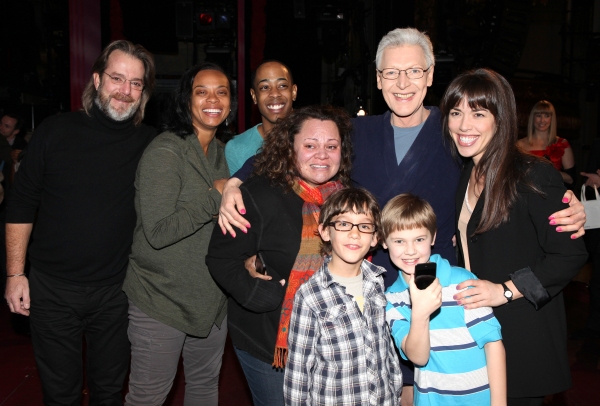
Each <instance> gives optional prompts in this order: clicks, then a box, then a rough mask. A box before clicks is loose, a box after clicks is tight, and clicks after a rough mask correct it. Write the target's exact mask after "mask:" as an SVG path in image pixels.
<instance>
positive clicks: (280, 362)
mask: <svg viewBox="0 0 600 406" xmlns="http://www.w3.org/2000/svg"><path fill="white" fill-rule="evenodd" d="M287 356H288V349H287V348H281V347H275V358H274V359H273V366H274V367H275V368H285V363H286V362H287Z"/></svg>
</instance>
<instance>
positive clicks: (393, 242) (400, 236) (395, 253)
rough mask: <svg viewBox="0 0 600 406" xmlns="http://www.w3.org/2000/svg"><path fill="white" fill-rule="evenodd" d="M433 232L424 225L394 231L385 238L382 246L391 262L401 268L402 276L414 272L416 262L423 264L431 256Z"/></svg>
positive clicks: (406, 276) (433, 240)
mask: <svg viewBox="0 0 600 406" xmlns="http://www.w3.org/2000/svg"><path fill="white" fill-rule="evenodd" d="M434 242H435V234H434V235H431V233H430V232H429V230H427V229H426V228H425V227H422V228H413V229H412V230H401V231H394V232H393V233H391V234H390V235H388V237H387V238H386V239H385V242H384V243H383V248H386V249H387V250H388V252H389V255H390V259H391V260H392V262H393V263H394V264H395V265H396V266H397V267H398V268H400V269H401V270H402V273H403V274H404V278H405V279H407V278H408V275H412V274H414V273H415V266H416V265H417V264H424V263H426V262H427V261H429V257H430V256H431V246H432V245H433V243H434Z"/></svg>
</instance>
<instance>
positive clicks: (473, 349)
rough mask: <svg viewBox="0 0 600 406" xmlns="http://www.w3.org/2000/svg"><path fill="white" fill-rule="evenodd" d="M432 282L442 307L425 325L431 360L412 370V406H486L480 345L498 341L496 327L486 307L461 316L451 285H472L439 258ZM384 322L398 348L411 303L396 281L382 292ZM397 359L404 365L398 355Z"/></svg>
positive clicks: (468, 276) (436, 257) (486, 385)
mask: <svg viewBox="0 0 600 406" xmlns="http://www.w3.org/2000/svg"><path fill="white" fill-rule="evenodd" d="M430 261H431V262H435V263H436V264H437V277H438V279H439V280H440V284H441V285H442V306H441V308H440V309H439V311H436V312H434V313H433V315H432V317H431V318H430V323H429V329H430V330H429V338H430V345H431V350H430V355H429V361H428V362H427V364H426V365H424V366H416V365H415V405H419V406H425V405H478V406H479V405H489V404H490V385H489V380H488V374H487V367H486V358H485V351H484V348H483V347H484V345H485V344H486V343H489V342H493V341H497V340H501V339H502V336H501V334H500V323H498V320H496V318H495V317H494V313H493V311H492V309H491V308H490V307H481V308H479V309H473V310H465V309H464V308H463V307H462V306H460V305H459V304H458V303H457V302H456V301H455V300H454V299H453V296H454V295H455V294H456V293H458V291H457V290H456V285H458V284H459V283H461V282H463V281H465V280H467V279H476V277H475V275H473V274H472V273H471V272H469V271H467V270H466V269H463V268H458V267H452V266H450V264H449V263H448V261H446V260H445V259H443V258H441V257H440V256H439V255H432V256H431V259H430ZM386 297H387V300H388V304H387V308H386V317H387V320H388V323H389V324H390V328H391V330H392V336H393V337H394V340H395V342H396V345H397V346H398V348H400V347H401V344H402V340H403V339H404V337H406V335H407V334H408V332H409V330H410V316H411V301H410V294H409V289H408V284H407V283H406V282H405V281H404V278H403V277H402V276H400V277H399V278H398V279H397V280H396V282H394V284H393V285H392V286H390V287H389V288H388V290H387V291H386ZM400 354H401V356H402V357H403V358H404V359H407V357H406V354H405V353H404V352H403V351H402V349H400Z"/></svg>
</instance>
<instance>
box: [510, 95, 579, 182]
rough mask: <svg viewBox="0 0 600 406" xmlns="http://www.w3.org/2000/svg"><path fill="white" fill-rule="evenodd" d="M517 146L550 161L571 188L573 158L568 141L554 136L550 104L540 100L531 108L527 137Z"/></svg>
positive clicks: (552, 108)
mask: <svg viewBox="0 0 600 406" xmlns="http://www.w3.org/2000/svg"><path fill="white" fill-rule="evenodd" d="M517 145H518V146H519V147H520V148H521V149H522V150H523V151H525V152H528V153H530V154H532V155H536V156H541V157H544V158H546V159H548V160H549V161H551V162H552V165H554V167H555V168H556V169H557V170H558V171H559V172H560V174H561V176H562V178H563V182H564V184H565V186H566V187H567V188H569V189H572V188H573V183H574V181H575V174H576V172H575V157H574V156H573V149H572V148H571V146H570V145H569V141H567V140H566V139H564V138H560V137H558V136H557V135H556V111H555V110H554V106H553V105H552V103H550V102H549V101H547V100H541V101H539V102H537V103H536V104H535V105H534V106H533V108H532V109H531V113H530V114H529V122H528V123H527V137H526V138H521V139H520V140H519V141H518V142H517Z"/></svg>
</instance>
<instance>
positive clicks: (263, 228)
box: [206, 184, 302, 313]
mask: <svg viewBox="0 0 600 406" xmlns="http://www.w3.org/2000/svg"><path fill="white" fill-rule="evenodd" d="M250 187H251V188H252V184H251V185H250ZM258 189H259V190H257V189H256V188H254V190H253V191H252V192H250V191H249V190H248V188H246V187H245V186H242V188H241V191H242V197H243V199H244V202H245V203H246V209H247V213H246V218H247V219H248V221H249V222H250V224H252V227H251V228H250V229H249V230H248V233H241V232H240V233H238V234H237V236H236V237H235V238H233V237H231V236H230V235H229V234H226V235H223V233H222V232H221V230H220V228H219V227H215V229H214V230H213V234H212V238H211V242H210V245H209V247H208V255H207V257H206V263H207V265H208V269H209V271H210V273H211V275H212V277H213V278H214V280H215V281H216V282H217V283H218V284H219V286H220V287H221V288H222V289H223V290H224V291H225V292H226V293H227V294H228V295H229V296H231V297H232V298H233V299H234V300H235V301H236V302H237V303H238V304H239V305H240V306H242V307H244V308H246V309H248V310H250V311H252V312H257V313H263V312H269V311H272V310H275V309H277V308H278V307H279V306H280V305H281V303H282V301H283V297H284V295H285V290H286V288H287V284H286V285H284V286H282V285H281V284H280V283H279V281H280V280H281V279H284V280H286V282H287V278H288V276H289V273H290V271H291V268H292V266H293V263H294V261H295V259H296V255H297V254H298V249H299V246H300V231H299V230H300V229H301V209H302V206H301V204H300V205H298V204H292V205H290V204H289V202H287V204H286V203H285V202H281V201H280V200H279V199H277V196H276V197H275V199H273V198H272V196H265V194H269V193H270V192H269V191H268V190H265V188H258ZM291 193H292V194H293V192H291ZM293 195H294V196H295V194H293ZM287 198H290V196H287ZM296 198H297V196H296ZM290 206H291V207H290ZM289 217H292V218H293V220H295V221H294V223H300V228H299V227H298V224H294V225H295V227H286V226H285V221H286V219H288V218H289ZM258 251H261V252H262V253H263V257H264V258H265V262H266V263H267V266H268V270H267V273H268V274H269V275H270V276H272V277H273V278H272V279H271V280H270V281H265V280H262V279H258V278H253V277H252V276H250V274H249V272H248V271H247V270H246V268H245V266H244V261H245V260H246V259H247V258H248V257H251V256H252V255H255V254H256V253H257V252H258Z"/></svg>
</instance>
